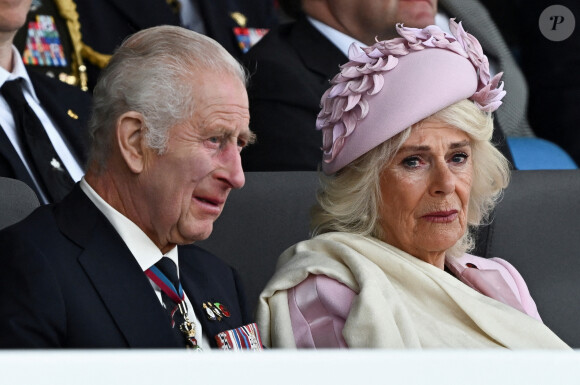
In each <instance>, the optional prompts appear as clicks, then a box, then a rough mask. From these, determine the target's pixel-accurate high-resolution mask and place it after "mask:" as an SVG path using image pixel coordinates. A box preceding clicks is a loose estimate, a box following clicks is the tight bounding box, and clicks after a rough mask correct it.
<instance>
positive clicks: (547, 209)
mask: <svg viewBox="0 0 580 385" xmlns="http://www.w3.org/2000/svg"><path fill="white" fill-rule="evenodd" d="M482 241H484V242H485V245H484V247H481V245H480V247H481V249H483V250H484V253H483V256H485V257H487V258H492V257H500V258H504V259H506V260H507V261H509V262H510V263H512V264H513V265H514V266H515V267H516V268H517V269H518V271H519V272H520V273H521V274H522V276H523V277H524V279H525V281H526V283H527V285H528V288H529V290H530V293H531V294H532V297H533V298H534V300H535V301H536V305H537V306H538V310H539V312H540V315H541V316H542V319H543V321H544V323H545V324H546V325H547V326H548V327H550V328H551V329H552V330H553V331H554V332H555V333H556V334H557V335H558V336H559V337H560V338H562V339H563V340H564V341H565V342H567V343H568V344H569V345H571V346H573V347H575V348H580V328H579V327H578V324H579V323H580V170H541V171H515V172H514V173H513V175H512V181H511V182H510V185H509V187H508V188H507V189H506V191H505V195H504V197H503V199H502V200H501V202H500V203H499V204H498V205H497V207H496V210H495V214H494V220H493V222H492V224H491V226H490V228H489V231H488V233H487V239H484V240H482Z"/></svg>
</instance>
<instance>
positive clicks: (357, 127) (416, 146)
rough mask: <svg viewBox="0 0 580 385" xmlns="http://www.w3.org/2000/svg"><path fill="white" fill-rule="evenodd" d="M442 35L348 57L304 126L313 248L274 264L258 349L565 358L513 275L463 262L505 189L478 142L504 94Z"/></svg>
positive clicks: (467, 42)
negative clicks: (315, 165)
mask: <svg viewBox="0 0 580 385" xmlns="http://www.w3.org/2000/svg"><path fill="white" fill-rule="evenodd" d="M450 27H451V28H450V29H451V33H452V35H450V34H446V33H444V32H443V31H441V30H440V29H439V28H438V27H436V26H429V27H427V28H425V29H422V30H420V29H414V28H405V27H402V26H400V25H399V26H398V27H397V30H398V33H399V35H400V36H401V37H399V38H396V39H392V40H388V41H381V42H377V43H376V44H375V45H373V46H371V47H368V48H362V49H359V48H357V47H355V46H353V47H351V51H350V53H349V56H350V61H349V62H348V63H347V64H345V65H344V66H342V67H341V71H340V73H339V74H338V75H337V76H335V78H334V79H333V80H332V82H331V83H332V86H331V87H330V89H329V90H328V91H327V92H326V93H325V94H324V96H323V98H322V111H321V112H320V114H319V118H318V121H317V127H318V128H320V129H322V130H323V150H324V158H323V165H322V169H323V171H324V173H325V174H326V176H323V177H322V178H321V181H322V188H321V190H320V191H319V193H318V205H317V207H315V209H314V211H313V219H312V224H313V234H314V235H315V237H314V238H312V239H311V240H308V241H304V242H301V243H298V244H297V245H295V246H293V247H291V248H290V249H288V250H287V251H286V252H284V254H283V255H282V256H281V258H280V261H279V264H278V269H277V272H276V274H275V275H274V277H273V278H272V280H271V281H270V282H269V283H268V285H267V286H266V288H265V290H264V292H263V293H262V295H261V298H260V304H259V308H258V314H257V316H258V322H259V325H260V329H261V332H262V334H265V338H264V341H265V343H266V344H269V345H271V346H273V347H351V348H354V347H358V348H367V347H383V348H441V347H454V348H487V347H506V348H567V346H566V344H565V343H564V342H562V341H561V340H560V339H559V338H558V337H557V336H556V335H554V334H553V333H552V332H551V331H550V330H549V329H548V328H547V327H545V326H544V325H543V324H542V323H541V319H540V316H539V314H538V312H537V309H536V306H535V304H534V301H533V299H532V298H531V296H530V294H529V292H528V289H527V287H526V284H525V282H524V280H523V279H522V277H521V276H520V274H519V273H518V272H517V270H516V269H515V268H514V267H513V266H511V265H510V264H509V263H508V262H507V261H505V260H502V259H490V260H488V259H484V258H479V257H476V256H472V255H469V254H467V253H466V251H468V250H470V249H471V248H472V247H473V236H472V231H473V230H474V229H475V228H476V227H477V226H478V225H479V224H480V223H482V221H484V220H485V219H486V217H487V215H488V214H489V212H490V210H491V209H492V208H493V207H494V204H495V202H496V200H497V198H498V196H499V195H500V193H501V191H502V189H504V188H505V187H506V186H507V183H508V179H509V169H508V164H507V161H506V159H505V158H504V157H503V155H501V153H500V152H499V151H497V150H496V149H495V148H494V147H493V145H492V144H491V143H490V138H491V136H492V132H493V122H492V118H491V112H492V111H494V110H496V109H497V108H498V107H499V106H500V104H501V101H500V100H501V98H502V97H503V96H504V95H505V91H503V84H501V85H500V83H499V80H500V77H501V74H498V75H496V76H494V77H493V78H492V77H491V76H490V74H489V68H488V62H487V58H486V57H485V56H484V55H483V53H482V51H481V46H480V45H479V42H478V41H477V40H476V39H475V38H474V37H473V36H471V35H469V34H468V33H466V32H465V31H464V30H463V28H462V26H461V24H457V23H455V22H454V20H451V22H450Z"/></svg>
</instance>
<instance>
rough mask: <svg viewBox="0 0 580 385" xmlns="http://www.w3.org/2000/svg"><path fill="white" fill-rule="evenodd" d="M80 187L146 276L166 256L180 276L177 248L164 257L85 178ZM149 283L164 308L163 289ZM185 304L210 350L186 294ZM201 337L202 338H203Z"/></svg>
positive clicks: (139, 230)
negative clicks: (111, 226)
mask: <svg viewBox="0 0 580 385" xmlns="http://www.w3.org/2000/svg"><path fill="white" fill-rule="evenodd" d="M80 187H81V189H82V190H83V191H84V193H85V194H87V196H88V197H89V199H90V200H91V201H92V202H93V203H94V204H95V206H97V209H99V211H100V212H102V213H103V215H104V216H105V217H106V218H107V219H108V220H109V222H111V225H113V227H114V228H115V230H116V231H117V233H119V235H120V236H121V238H122V239H123V242H125V244H126V245H127V247H128V248H129V250H130V251H131V254H133V257H135V259H136V260H137V263H138V264H139V266H140V267H141V269H142V270H143V275H145V271H146V270H147V269H149V268H150V267H151V266H153V265H154V264H156V263H157V262H158V261H159V260H160V259H161V258H162V257H164V256H165V257H168V258H170V259H171V260H172V261H173V262H175V266H177V274H178V276H179V258H178V255H177V247H174V248H173V249H171V251H169V252H168V253H167V254H165V255H163V254H162V253H161V250H159V248H158V247H157V246H156V245H155V244H154V243H153V241H152V240H151V239H149V237H148V236H147V235H146V234H145V233H144V232H143V231H142V230H141V229H140V228H139V227H138V226H137V225H136V224H135V223H133V222H132V221H131V220H130V219H129V218H127V217H125V216H124V215H123V214H121V213H120V212H118V211H117V210H115V209H114V208H113V207H112V206H111V205H109V204H108V203H107V202H106V201H105V200H104V199H103V198H101V197H100V196H99V195H98V194H97V193H96V192H95V190H93V188H92V187H91V186H90V185H89V184H88V183H87V182H86V181H85V179H84V178H83V179H82V180H81V183H80ZM149 282H150V283H151V286H152V287H153V289H154V290H155V294H157V298H159V302H160V303H161V305H162V306H165V305H164V304H163V300H162V299H161V289H160V288H159V286H157V284H155V282H153V281H152V280H149ZM185 303H186V304H187V309H189V311H188V318H189V320H190V321H191V322H193V323H195V335H196V336H197V342H198V345H199V346H200V347H201V348H204V347H206V348H207V349H209V348H210V345H209V341H208V339H207V337H206V336H205V335H203V330H202V326H201V323H200V322H199V320H198V319H197V317H196V316H195V312H194V311H193V307H192V306H191V302H190V301H189V298H187V294H185ZM176 326H177V325H176ZM199 336H201V338H200V337H199Z"/></svg>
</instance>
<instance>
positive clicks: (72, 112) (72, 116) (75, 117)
mask: <svg viewBox="0 0 580 385" xmlns="http://www.w3.org/2000/svg"><path fill="white" fill-rule="evenodd" d="M66 113H67V114H68V116H70V117H71V118H73V119H74V120H77V119H78V118H79V116H78V115H77V114H75V113H74V111H73V110H68V111H67V112H66Z"/></svg>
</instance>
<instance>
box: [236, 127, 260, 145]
mask: <svg viewBox="0 0 580 385" xmlns="http://www.w3.org/2000/svg"><path fill="white" fill-rule="evenodd" d="M240 137H241V138H242V139H244V140H245V141H246V143H247V144H254V143H256V134H255V133H254V131H252V130H249V131H248V132H243V133H242V134H240Z"/></svg>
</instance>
